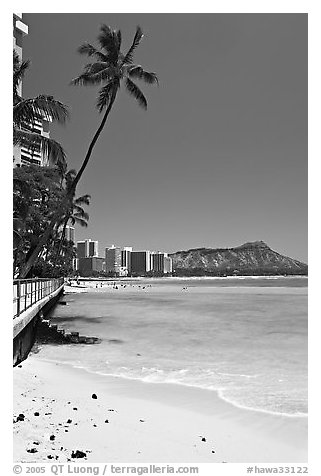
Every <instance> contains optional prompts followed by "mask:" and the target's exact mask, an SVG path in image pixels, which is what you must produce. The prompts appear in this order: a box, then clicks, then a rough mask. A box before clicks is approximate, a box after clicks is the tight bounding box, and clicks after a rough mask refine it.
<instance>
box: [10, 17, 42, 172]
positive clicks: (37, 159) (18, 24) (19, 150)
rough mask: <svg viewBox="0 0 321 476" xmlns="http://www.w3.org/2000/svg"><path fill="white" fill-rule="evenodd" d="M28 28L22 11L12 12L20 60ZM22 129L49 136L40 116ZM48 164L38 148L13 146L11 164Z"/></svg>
mask: <svg viewBox="0 0 321 476" xmlns="http://www.w3.org/2000/svg"><path fill="white" fill-rule="evenodd" d="M28 32H29V29H28V25H26V24H25V23H24V22H23V21H22V13H14V14H13V48H14V50H15V51H16V52H17V53H18V56H19V59H20V60H22V46H23V38H24V37H25V36H26V35H28ZM18 92H19V95H20V96H22V83H20V85H19V90H18ZM24 129H25V130H26V131H29V132H36V133H38V134H41V135H42V136H44V137H49V121H46V120H43V119H42V118H41V117H39V119H37V120H36V121H34V122H32V123H28V124H25V126H24ZM30 164H36V165H48V157H46V156H45V155H44V154H43V152H42V151H41V150H40V148H39V147H38V148H36V149H33V150H31V149H28V148H27V147H24V146H14V148H13V165H14V167H17V166H18V167H20V165H30Z"/></svg>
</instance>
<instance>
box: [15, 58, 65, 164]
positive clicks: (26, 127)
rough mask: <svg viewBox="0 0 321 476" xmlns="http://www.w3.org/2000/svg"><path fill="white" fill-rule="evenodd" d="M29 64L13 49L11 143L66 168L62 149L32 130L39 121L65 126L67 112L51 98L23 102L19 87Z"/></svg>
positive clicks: (43, 96) (24, 100)
mask: <svg viewBox="0 0 321 476" xmlns="http://www.w3.org/2000/svg"><path fill="white" fill-rule="evenodd" d="M29 65H30V62H29V61H21V60H20V58H19V56H18V54H17V52H16V51H15V50H13V144H14V145H18V146H24V147H26V148H27V149H29V150H31V151H34V150H40V151H41V152H42V153H43V155H44V156H46V157H48V160H49V163H50V164H52V165H58V166H59V167H61V168H65V167H66V155H65V152H64V150H63V148H62V146H61V145H60V144H59V143H58V142H57V141H55V140H53V139H51V138H49V137H45V136H43V135H41V134H39V133H37V132H35V131H34V130H33V127H32V126H33V124H34V123H35V122H36V121H39V120H47V121H50V122H51V121H55V122H57V123H60V124H63V123H65V121H66V119H67V117H68V110H67V108H66V106H65V105H64V104H62V103H61V102H60V101H57V100H55V99H54V98H53V96H48V95H44V94H41V95H39V96H36V97H35V98H29V99H24V98H23V97H22V96H21V95H20V91H19V87H20V84H21V81H22V79H23V77H24V75H25V73H26V71H27V70H28V68H29Z"/></svg>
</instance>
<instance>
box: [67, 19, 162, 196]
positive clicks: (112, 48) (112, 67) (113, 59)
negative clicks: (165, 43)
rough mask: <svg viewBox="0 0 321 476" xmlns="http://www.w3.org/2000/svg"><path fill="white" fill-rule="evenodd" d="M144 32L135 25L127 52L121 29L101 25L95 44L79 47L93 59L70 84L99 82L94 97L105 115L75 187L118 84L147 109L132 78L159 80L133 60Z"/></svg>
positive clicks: (142, 95)
mask: <svg viewBox="0 0 321 476" xmlns="http://www.w3.org/2000/svg"><path fill="white" fill-rule="evenodd" d="M143 36H144V35H143V32H142V30H141V28H140V27H139V26H137V28H136V33H135V36H134V39H133V42H132V45H131V47H130V48H129V50H128V51H127V52H126V53H122V51H121V43H122V35H121V31H120V30H112V29H111V28H110V27H109V26H107V25H102V26H101V27H100V33H99V35H98V38H97V40H98V47H95V46H94V45H92V44H90V43H84V44H82V45H81V46H80V47H79V48H78V52H79V53H80V54H82V55H87V56H88V57H90V58H92V59H93V61H92V62H91V63H89V64H87V65H86V66H85V68H84V71H83V73H81V74H80V75H79V76H77V77H76V78H75V79H73V80H72V82H71V84H73V85H75V86H78V85H82V86H88V85H90V86H96V85H97V86H102V87H101V89H100V90H99V93H98V97H97V108H98V110H99V112H100V113H104V115H103V118H102V121H101V123H100V125H99V127H98V129H97V131H96V133H95V135H94V137H93V139H92V141H91V142H90V144H89V147H88V151H87V154H86V156H85V159H84V161H83V164H82V166H81V168H80V169H79V172H78V174H77V175H76V177H75V180H74V183H73V187H74V188H75V187H76V186H77V184H78V182H79V180H80V178H81V176H82V174H83V172H84V170H85V168H86V167H87V164H88V162H89V159H90V157H91V154H92V151H93V148H94V146H95V144H96V142H97V140H98V138H99V136H100V134H101V132H102V130H103V128H104V126H105V124H106V121H107V118H108V116H109V113H110V111H111V109H112V107H113V104H114V102H115V99H116V96H117V93H118V91H119V89H120V87H121V85H122V84H124V85H125V88H126V90H127V91H128V92H129V94H130V95H131V96H133V97H134V98H135V99H136V100H137V102H138V104H139V105H140V106H141V107H142V108H144V109H147V100H146V97H145V96H144V94H143V93H142V91H141V90H140V88H139V87H138V86H137V84H136V83H135V82H134V81H133V80H137V79H138V80H142V81H144V82H145V83H148V84H155V83H157V84H158V79H157V76H156V74H155V73H150V72H147V71H145V70H144V69H143V68H142V66H140V65H137V64H135V63H134V52H135V50H136V48H137V47H138V45H139V44H140V42H141V41H142V39H143Z"/></svg>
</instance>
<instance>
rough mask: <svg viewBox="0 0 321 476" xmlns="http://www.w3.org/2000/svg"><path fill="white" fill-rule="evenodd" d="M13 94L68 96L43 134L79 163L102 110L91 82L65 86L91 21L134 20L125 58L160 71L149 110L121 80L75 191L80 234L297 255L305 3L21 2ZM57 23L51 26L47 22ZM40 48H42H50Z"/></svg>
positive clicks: (303, 219)
mask: <svg viewBox="0 0 321 476" xmlns="http://www.w3.org/2000/svg"><path fill="white" fill-rule="evenodd" d="M24 21H25V23H26V24H27V25H28V27H29V34H28V36H27V37H26V39H25V42H24V47H23V55H24V59H27V58H28V59H30V60H31V67H30V72H28V74H27V75H26V78H25V81H24V95H25V96H26V97H28V96H29V97H32V96H35V95H37V94H41V93H47V94H52V95H54V97H55V98H56V99H59V100H61V101H62V102H64V103H66V104H67V105H69V106H70V107H71V121H70V123H68V124H67V126H66V127H65V128H60V127H52V131H51V136H52V137H53V138H55V139H57V140H58V141H60V142H61V143H62V145H63V146H64V147H65V149H66V151H67V156H68V164H69V168H76V169H77V168H79V166H80V164H81V162H82V160H83V157H84V154H85V152H86V148H87V147H88V143H89V140H90V139H91V137H92V135H93V133H94V132H95V130H96V127H97V125H98V123H99V119H100V118H99V115H98V113H97V112H96V111H95V108H94V104H95V98H96V95H97V90H96V88H75V87H71V86H69V83H70V80H71V79H72V78H73V77H75V76H77V75H78V74H79V72H80V71H81V69H82V65H83V64H84V58H82V57H81V56H79V55H78V54H77V53H76V50H77V47H78V46H80V44H82V43H83V42H85V41H89V42H92V43H95V40H96V37H97V34H98V30H99V26H100V24H101V23H107V24H108V25H110V26H112V27H114V28H120V29H121V30H122V33H123V38H124V43H125V47H127V46H128V45H129V44H130V42H131V39H132V35H133V33H134V31H135V28H136V25H137V24H139V25H140V26H141V27H142V29H143V31H144V33H145V38H144V40H143V42H142V44H141V47H140V48H139V49H138V50H137V55H136V60H137V63H138V64H140V63H141V64H142V65H144V67H145V68H146V69H147V70H150V71H155V72H156V73H157V74H158V75H159V80H160V87H159V88H158V89H157V88H154V87H153V88H152V87H145V86H143V87H142V89H143V90H144V92H145V93H146V96H147V99H148V105H149V107H148V110H147V112H144V111H142V110H140V109H139V108H138V107H137V105H136V104H135V102H134V101H133V100H132V99H131V98H130V97H129V96H127V95H125V93H122V92H121V93H120V95H119V97H118V98H117V100H116V103H115V106H114V109H113V110H112V112H111V115H110V118H109V120H108V123H107V126H106V129H105V130H104V132H103V134H102V136H101V138H100V139H99V142H98V143H97V146H96V148H95V151H94V154H93V157H92V161H91V163H90V165H89V167H88V170H87V171H86V174H85V176H84V178H83V179H82V181H81V183H80V186H79V188H78V190H77V194H78V195H81V194H84V193H89V194H90V195H91V196H92V200H91V205H90V207H88V212H89V215H90V221H89V226H88V228H87V229H81V228H80V227H77V228H76V240H77V241H78V240H83V239H85V238H86V237H87V236H95V239H96V240H98V241H99V242H101V243H102V242H104V243H119V245H120V246H126V244H128V243H130V244H131V245H132V246H133V248H135V249H138V248H140V249H155V250H157V249H165V250H166V251H167V252H168V253H172V252H175V251H178V250H184V249H190V248H199V247H209V248H218V247H221V248H230V247H235V246H239V245H241V244H243V243H245V242H248V241H256V240H263V241H265V242H266V243H267V244H268V246H270V247H271V248H272V249H274V250H275V251H277V252H279V253H281V254H284V255H287V256H290V257H292V258H295V259H298V260H300V261H304V262H307V220H308V213H307V172H308V169H307V59H308V55H307V15H306V14H214V13H213V14H108V13H102V14H87V13H86V14H75V13H72V14H32V13H31V14H25V15H24ZM57 31H59V35H57ZM48 58H50V60H48Z"/></svg>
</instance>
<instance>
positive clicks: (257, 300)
mask: <svg viewBox="0 0 321 476" xmlns="http://www.w3.org/2000/svg"><path fill="white" fill-rule="evenodd" d="M150 282H152V283H153V285H152V286H151V285H147V286H146V283H144V281H132V282H127V285H125V283H122V284H119V283H118V286H113V285H112V284H111V283H109V284H108V285H107V283H102V287H101V286H100V283H99V286H98V287H96V284H97V283H96V282H94V281H93V282H91V283H88V282H87V283H81V285H80V287H77V286H71V287H70V286H66V287H65V296H64V299H63V300H64V301H65V304H67V305H64V306H56V308H55V309H54V311H53V313H52V315H51V319H52V322H54V323H56V324H58V325H59V326H62V327H63V328H65V329H66V328H68V329H69V330H78V331H81V332H82V333H85V334H86V335H88V332H90V333H91V334H89V335H96V336H97V337H102V343H101V344H97V345H80V344H78V345H77V344H75V345H74V344H68V345H55V344H45V345H36V346H35V347H34V349H33V351H32V352H31V354H30V355H29V356H28V358H27V359H26V360H25V361H24V362H22V364H21V365H19V366H17V367H15V368H14V369H13V376H14V385H13V389H14V405H13V408H14V415H13V421H14V425H13V427H14V462H38V463H39V462H50V461H51V462H62V463H64V462H68V461H71V462H75V461H83V462H92V463H93V462H95V463H106V462H107V463H108V462H110V463H113V462H115V463H116V462H118V463H128V462H132V463H146V462H149V463H223V462H224V463H245V462H254V463H256V462H257V463H289V462H291V463H306V462H307V415H306V412H305V402H304V399H305V392H304V391H303V392H301V389H300V385H299V384H298V382H299V381H300V379H301V378H302V377H301V376H303V377H304V367H302V369H301V370H299V368H298V367H299V361H298V360H293V361H292V360H291V361H290V362H289V363H286V362H285V363H286V365H285V366H284V368H281V363H282V361H283V360H285V359H283V355H284V354H282V353H281V354H280V355H279V356H278V354H277V352H278V351H280V352H281V351H282V347H285V345H288V346H289V345H290V347H285V351H286V352H287V355H288V356H289V357H291V358H292V356H293V358H294V356H296V357H295V358H299V359H300V361H303V359H304V356H305V354H304V352H303V353H301V354H300V355H299V356H298V355H297V352H294V351H293V350H292V349H293V348H294V347H295V348H297V347H298V345H300V343H301V342H304V333H305V324H304V322H305V321H304V320H302V319H303V317H304V316H303V317H302V319H301V317H300V316H301V311H302V308H303V306H304V305H305V304H304V302H305V294H306V291H305V289H306V288H304V287H298V286H301V285H302V283H301V282H298V283H296V282H294V281H293V280H292V281H289V285H288V286H290V287H288V288H286V287H284V281H282V280H279V281H277V282H276V283H274V284H273V281H264V282H263V281H262V280H261V281H260V283H261V287H260V286H259V285H258V281H255V286H254V285H253V284H251V282H248V281H246V282H244V285H243V286H241V287H240V286H239V282H236V283H234V284H233V285H232V284H228V286H226V283H227V282H226V281H222V286H223V284H224V286H223V287H219V284H217V282H216V281H215V282H214V281H213V282H212V284H211V283H209V281H199V282H198V283H197V282H196V281H190V282H187V281H186V282H184V286H183V288H182V286H181V284H180V283H179V284H176V283H174V284H173V285H171V286H168V284H166V281H162V282H161V283H158V282H157V281H150ZM272 284H273V286H272ZM294 284H296V285H295V286H293V285H294ZM187 285H188V289H187ZM236 285H237V286H236ZM184 288H186V289H184ZM294 299H296V302H297V306H296V310H297V315H295V316H294V317H293V316H292V311H291V309H292V308H293V300H294ZM275 302H277V303H278V307H277V309H279V311H278V313H279V314H276V315H273V312H272V311H273V309H274V308H275V304H274V303H275ZM251 303H252V304H251ZM227 304H229V306H231V305H232V304H233V306H232V308H231V307H227ZM251 306H252V307H253V309H252V307H251ZM300 309H301V310H300ZM213 310H215V312H214V313H213ZM245 311H246V312H245ZM226 313H227V314H226ZM260 313H261V314H262V316H261V314H260ZM267 313H268V315H271V318H268V315H267ZM303 314H304V313H303ZM262 317H263V319H262ZM293 318H295V323H296V326H295V327H293V325H292V326H290V324H289V323H290V322H292V321H293ZM195 319H196V320H195ZM282 320H283V321H282ZM226 325H227V327H226ZM267 325H268V326H269V329H270V330H272V331H273V332H272V333H271V334H269V333H268V332H266V331H265V328H266V326H267ZM244 326H245V327H244ZM211 329H212V331H211ZM294 330H295V333H294V334H292V333H291V332H292V331H294ZM285 331H286V334H285ZM175 332H177V333H175ZM210 332H212V334H210ZM249 335H252V337H251V342H252V344H251V347H252V349H251V351H252V353H248V351H247V352H246V351H245V349H246V347H247V346H248V336H249ZM197 336H198V340H196V337H197ZM260 339H262V340H260ZM302 339H303V340H302ZM177 343H179V345H177ZM220 345H221V346H222V348H221V349H220V347H219V346H220ZM263 345H264V346H266V347H267V351H268V353H267V354H266V357H264V356H265V354H264V353H263V348H262V349H261V347H263ZM273 345H274V347H272V346H273ZM175 346H176V347H177V349H176V348H175ZM271 349H273V355H274V360H272V359H271V358H270V354H269V352H271ZM280 349H281V350H280ZM198 352H199V354H198ZM215 352H216V353H215ZM235 352H236V353H235ZM255 355H257V357H258V358H260V359H261V360H259V359H255V358H254V357H255ZM184 356H185V361H184V362H183V361H182V358H183V357H184ZM263 357H264V359H263ZM229 359H230V361H229ZM262 359H263V360H262ZM255 360H258V363H256V362H255ZM238 361H239V362H238ZM233 365H234V367H233ZM235 365H236V366H235ZM253 365H254V367H253ZM258 369H259V370H260V373H261V374H262V375H259V374H258V373H257V370H258ZM243 374H244V375H243ZM280 377H282V378H280ZM301 386H302V387H304V386H305V384H303V379H302V385H301ZM296 389H298V390H296ZM298 391H300V393H297V392H298ZM235 396H236V397H235ZM252 407H253V408H252Z"/></svg>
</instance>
